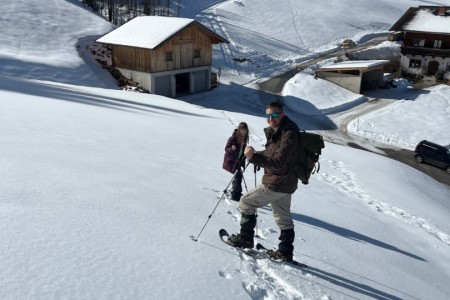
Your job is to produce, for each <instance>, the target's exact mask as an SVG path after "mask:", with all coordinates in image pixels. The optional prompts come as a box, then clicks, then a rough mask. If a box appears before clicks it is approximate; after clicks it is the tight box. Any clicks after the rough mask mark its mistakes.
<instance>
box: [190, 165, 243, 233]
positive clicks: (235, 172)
mask: <svg viewBox="0 0 450 300" xmlns="http://www.w3.org/2000/svg"><path fill="white" fill-rule="evenodd" d="M249 163H250V162H248V163H247V166H248V164H249ZM247 166H246V168H247ZM238 172H239V169H237V170H236V171H234V175H233V177H232V178H231V180H230V183H228V185H227V187H226V188H225V190H224V192H223V193H222V196H221V197H220V199H219V201H217V204H216V206H215V207H214V209H213V211H212V212H211V214H210V215H209V216H208V219H207V220H206V223H205V225H203V228H202V230H200V233H199V234H198V236H197V237H196V238H195V239H193V240H194V241H195V242H197V241H198V238H199V237H200V235H201V234H202V232H203V230H204V229H205V227H206V225H207V224H208V222H209V220H211V217H212V215H213V214H214V212H215V211H216V208H217V207H218V206H219V203H220V201H222V199H223V196H224V195H225V193H226V191H227V189H228V187H229V186H230V184H231V183H232V182H233V179H234V177H236V174H237V173H238Z"/></svg>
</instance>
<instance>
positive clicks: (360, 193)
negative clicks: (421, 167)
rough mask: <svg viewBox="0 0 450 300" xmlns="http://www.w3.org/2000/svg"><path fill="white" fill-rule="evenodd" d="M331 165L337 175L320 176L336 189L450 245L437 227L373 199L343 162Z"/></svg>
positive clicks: (445, 235) (449, 239)
mask: <svg viewBox="0 0 450 300" xmlns="http://www.w3.org/2000/svg"><path fill="white" fill-rule="evenodd" d="M329 162H330V164H331V166H332V167H333V168H334V169H335V170H336V171H338V172H339V174H340V176H339V175H337V176H336V175H329V174H327V173H320V178H321V180H323V181H324V182H326V183H328V184H332V185H335V186H336V187H337V189H338V190H339V191H341V192H343V193H345V194H347V195H348V196H350V197H352V198H356V199H360V200H363V201H365V202H367V203H368V204H369V205H372V206H374V207H375V208H376V209H377V211H379V212H382V213H384V214H387V215H390V216H392V217H394V218H396V219H398V220H401V221H404V222H405V223H407V224H410V225H413V226H416V227H419V228H422V229H424V230H425V231H426V232H428V233H430V234H431V235H433V236H435V237H436V238H438V239H439V240H440V241H442V242H444V243H446V244H447V245H450V236H449V235H447V234H446V233H444V232H442V231H440V230H439V229H438V228H436V227H435V226H433V225H432V224H430V223H428V222H427V220H425V219H423V218H421V217H419V216H415V215H413V214H410V213H408V212H406V211H405V210H403V209H401V208H399V207H395V206H392V205H389V204H387V203H385V202H382V201H379V200H377V199H373V198H372V197H371V196H370V195H369V194H368V193H367V192H366V191H365V190H364V188H363V187H361V186H360V185H358V183H357V180H356V177H355V174H353V173H352V172H350V171H349V170H347V169H346V168H345V164H344V163H343V162H340V161H329Z"/></svg>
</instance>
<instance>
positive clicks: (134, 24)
mask: <svg viewBox="0 0 450 300" xmlns="http://www.w3.org/2000/svg"><path fill="white" fill-rule="evenodd" d="M192 22H194V20H193V19H186V18H173V17H159V16H141V17H136V18H134V19H132V20H131V21H129V22H127V23H125V24H123V25H122V26H120V27H119V28H116V29H115V30H113V31H112V32H110V33H108V34H106V35H105V36H102V37H101V38H99V39H98V40H97V42H99V43H106V44H114V45H125V46H133V47H138V48H144V49H154V48H155V47H157V46H159V45H160V44H161V43H162V42H164V41H165V40H167V39H168V38H170V37H171V36H173V35H174V34H176V33H177V32H178V31H180V30H181V29H183V28H185V27H186V26H188V25H189V24H190V23H192Z"/></svg>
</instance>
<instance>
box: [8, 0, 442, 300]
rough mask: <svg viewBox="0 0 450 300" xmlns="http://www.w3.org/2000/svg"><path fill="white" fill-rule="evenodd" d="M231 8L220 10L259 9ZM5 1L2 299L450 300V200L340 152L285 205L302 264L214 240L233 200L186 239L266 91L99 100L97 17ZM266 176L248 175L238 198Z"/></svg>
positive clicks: (261, 122)
mask: <svg viewBox="0 0 450 300" xmlns="http://www.w3.org/2000/svg"><path fill="white" fill-rule="evenodd" d="M213 2H214V1H201V2H199V3H200V4H202V3H205V4H206V3H210V4H212V3H213ZM389 2H390V3H392V2H393V1H389ZM411 2H414V1H411ZM240 3H241V4H243V5H241V4H239V3H238V2H231V1H230V2H225V3H224V4H223V5H224V6H227V5H235V6H236V7H249V6H250V5H252V3H251V2H246V1H241V2H240ZM261 3H262V2H261ZM380 3H381V2H380ZM382 3H387V2H382ZM408 3H409V1H408ZM419 3H422V2H414V5H417V4H419ZM214 4H215V3H214ZM265 4H267V2H265ZM380 5H381V4H380ZM402 5H406V4H402ZM252 6H253V8H254V10H255V12H256V11H258V10H259V9H260V8H259V7H257V5H252ZM381 6H382V5H381ZM28 7H31V8H28ZM233 7H234V6H233ZM3 8H5V12H6V13H5V16H4V17H3V18H2V19H0V25H1V26H2V28H5V30H4V31H2V35H0V39H1V43H0V60H1V64H0V65H1V69H0V78H1V80H0V132H1V134H0V172H1V173H2V174H3V179H2V180H1V181H0V228H1V230H0V234H1V240H2V243H1V245H0V287H1V288H0V298H1V299H61V298H66V299H230V298H231V299H248V298H250V299H264V298H265V299H354V298H356V299H373V298H375V299H447V298H449V297H450V287H449V286H448V280H449V278H450V267H449V266H448V264H445V263H443V262H446V261H449V254H448V253H449V251H448V247H449V244H450V238H449V235H450V228H449V223H448V221H447V219H448V215H449V213H450V203H449V202H448V199H449V196H450V191H449V189H448V188H447V187H446V186H444V185H442V184H440V183H438V182H436V181H434V180H432V179H431V178H430V177H428V176H426V175H424V174H422V173H420V172H418V171H416V170H414V169H411V168H410V167H407V166H405V165H402V164H399V163H396V162H393V161H391V160H389V159H387V158H385V157H382V156H378V155H375V154H370V153H368V152H363V151H359V150H355V149H349V148H347V147H341V146H337V145H333V144H328V143H327V145H326V149H325V151H324V154H323V155H322V157H321V171H320V173H319V174H316V175H314V177H313V178H312V180H311V183H310V185H308V186H300V187H299V190H298V192H296V193H295V194H294V196H293V209H292V211H293V217H294V222H295V226H296V232H297V236H296V240H295V247H296V248H295V256H296V258H297V259H298V260H301V261H304V262H306V263H308V264H309V265H310V266H311V267H310V269H309V270H308V271H302V270H298V269H296V268H293V267H290V266H286V265H283V264H277V263H273V262H269V261H264V260H257V261H255V260H253V259H250V258H248V257H246V256H245V255H242V256H240V255H239V254H238V253H237V252H236V251H235V250H234V249H231V248H230V247H228V246H226V245H225V244H223V243H222V242H221V241H220V240H219V239H218V236H217V232H218V230H219V229H220V228H227V229H228V230H229V231H230V232H235V231H237V230H238V228H239V225H238V223H239V213H238V211H237V209H236V203H234V202H228V200H222V201H221V202H220V203H219V206H218V207H217V209H216V211H215V213H214V214H212V217H211V219H210V222H209V223H208V226H207V227H206V229H205V230H204V232H203V233H202V235H201V236H200V239H199V241H198V242H194V241H193V240H192V238H193V237H196V236H197V235H198V234H199V232H200V230H201V228H202V226H203V225H204V224H205V222H206V221H207V220H208V216H209V215H210V214H211V211H212V210H213V208H214V207H215V205H216V204H217V202H218V200H219V199H218V197H220V195H221V191H222V190H223V189H224V188H225V187H226V186H227V184H228V183H229V180H230V179H231V178H230V175H229V174H228V173H227V172H225V171H223V170H221V165H222V157H223V147H224V145H225V142H226V139H227V138H228V137H229V135H230V134H231V132H232V131H233V129H234V128H235V126H236V125H237V124H238V123H239V122H240V121H246V122H247V123H248V124H249V127H250V132H251V144H252V145H253V146H254V147H255V148H258V149H261V148H262V145H263V144H264V142H265V139H264V134H263V131H262V129H263V127H264V126H266V121H265V119H264V118H263V112H264V106H263V105H262V104H261V101H262V100H264V101H267V100H268V98H266V97H264V99H259V98H258V96H259V95H258V93H257V92H256V91H254V90H253V89H252V88H251V87H244V86H240V85H238V84H236V82H239V80H242V78H240V77H239V73H238V72H239V69H237V71H236V73H234V72H235V71H234V70H230V71H226V70H224V77H223V80H224V81H223V82H222V83H224V85H221V86H220V87H219V89H216V90H214V91H213V92H211V93H203V94H199V95H197V96H196V97H193V98H192V99H189V101H191V102H192V103H194V104H196V105H192V104H188V103H186V102H183V101H178V100H174V99H167V98H164V97H159V96H154V95H148V94H137V93H129V92H123V91H119V90H117V89H116V88H114V89H113V88H111V89H107V88H105V87H107V86H108V84H111V81H108V77H107V76H105V77H101V78H100V79H99V77H98V76H97V75H96V74H103V75H104V73H102V70H101V69H100V68H99V67H98V66H96V65H95V64H93V63H92V61H91V60H90V59H89V57H84V58H83V59H81V58H80V56H79V53H82V52H78V51H77V50H76V45H77V41H78V38H80V37H84V36H90V35H95V34H98V35H101V34H103V33H105V32H107V31H109V30H110V28H111V27H110V26H111V25H109V24H107V23H106V22H105V21H104V19H102V18H100V17H97V16H94V15H92V14H91V13H90V12H89V11H88V10H84V9H83V8H82V7H81V5H79V3H78V2H76V1H62V0H60V1H56V0H45V1H40V6H34V4H32V3H28V1H15V2H14V3H12V2H11V3H8V4H4V6H3ZM216 8H219V7H212V8H211V9H216ZM387 9H391V6H387ZM272 11H273V9H272ZM207 13H209V12H205V14H207ZM61 16H65V18H62V17H61ZM68 16H72V18H69V17H68ZM61 18H62V19H61ZM77 18H79V19H77ZM236 19H238V18H237V17H236ZM25 20H27V22H25ZM82 20H83V22H81V21H82ZM243 20H244V21H245V19H243ZM72 21H73V22H72ZM15 22H17V24H16V25H15V24H14V23H15ZM19 25H20V26H19ZM66 26H67V27H66ZM283 26H284V25H283ZM242 27H243V28H246V27H244V26H242ZM68 28H70V30H69V29H68ZM318 28H320V27H318ZM33 30H34V32H33V35H28V36H25V34H26V33H28V32H30V31H33ZM33 36H38V38H36V39H35V38H34V37H33ZM16 37H21V38H16ZM39 37H40V38H39ZM50 37H54V38H55V39H57V40H59V41H63V42H61V43H53V44H52V42H51V39H50ZM89 39H90V38H87V40H89ZM43 40H45V41H46V42H45V43H42V41H43ZM47 40H48V43H47ZM250 42H251V40H249V42H248V44H249V45H251V43H250ZM21 43H23V45H27V44H28V45H29V46H27V47H20V46H19V45H20V44H21ZM48 45H53V46H51V47H50V46H48ZM58 47H60V48H59V50H58V51H53V50H52V49H54V48H58ZM282 51H284V50H282ZM61 55H62V56H61ZM61 57H63V58H61ZM280 57H282V55H281V54H280ZM285 63H286V64H289V62H285ZM241 71H242V70H241ZM266 71H267V69H266ZM266 71H265V72H266ZM245 74H247V73H245ZM245 74H244V75H243V76H242V77H246V76H248V75H245ZM248 78H249V77H248ZM45 80H47V81H45ZM67 83H71V84H67ZM263 96H266V95H263ZM211 99H213V100H214V101H211ZM200 104H201V105H200ZM203 104H206V105H203ZM206 106H208V107H212V106H215V108H214V109H213V108H209V109H208V108H205V107H206ZM261 176H262V172H259V173H257V174H256V175H255V174H254V173H253V172H252V168H249V169H248V170H247V171H246V174H245V179H246V183H247V185H248V187H249V188H251V187H253V186H254V182H255V177H256V180H257V181H258V182H259V181H260V179H261ZM258 233H259V234H260V235H261V236H262V238H263V240H262V242H263V243H264V244H265V245H267V246H268V247H276V244H277V242H278V240H277V237H278V234H279V231H278V229H277V227H276V225H275V224H274V221H273V217H272V215H271V211H270V208H263V209H261V210H260V211H259V223H258Z"/></svg>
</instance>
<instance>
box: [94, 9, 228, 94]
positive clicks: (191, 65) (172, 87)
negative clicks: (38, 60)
mask: <svg viewBox="0 0 450 300" xmlns="http://www.w3.org/2000/svg"><path fill="white" fill-rule="evenodd" d="M97 42H98V43H102V44H106V45H108V46H109V47H110V48H111V56H112V66H113V67H115V68H116V69H118V70H119V71H120V72H121V73H122V75H124V76H125V77H126V78H128V79H131V80H133V81H135V82H138V84H139V85H140V86H141V87H143V88H145V89H146V90H148V91H149V92H150V93H152V94H157V95H162V96H167V97H173V98H175V97H177V96H179V95H183V94H186V93H196V92H201V91H205V90H209V89H211V65H212V45H213V44H219V43H229V42H228V41H227V40H226V39H224V38H223V37H221V36H219V35H218V34H216V33H214V32H213V31H211V30H210V29H208V28H207V27H205V26H203V25H202V24H200V23H199V22H197V21H195V20H193V19H186V18H175V17H161V16H140V17H136V18H134V19H132V20H130V21H128V22H127V23H125V24H123V25H122V26H120V27H118V28H116V29H114V30H113V31H111V32H109V33H108V34H106V35H104V36H102V37H101V38H99V39H98V40H97Z"/></svg>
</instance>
